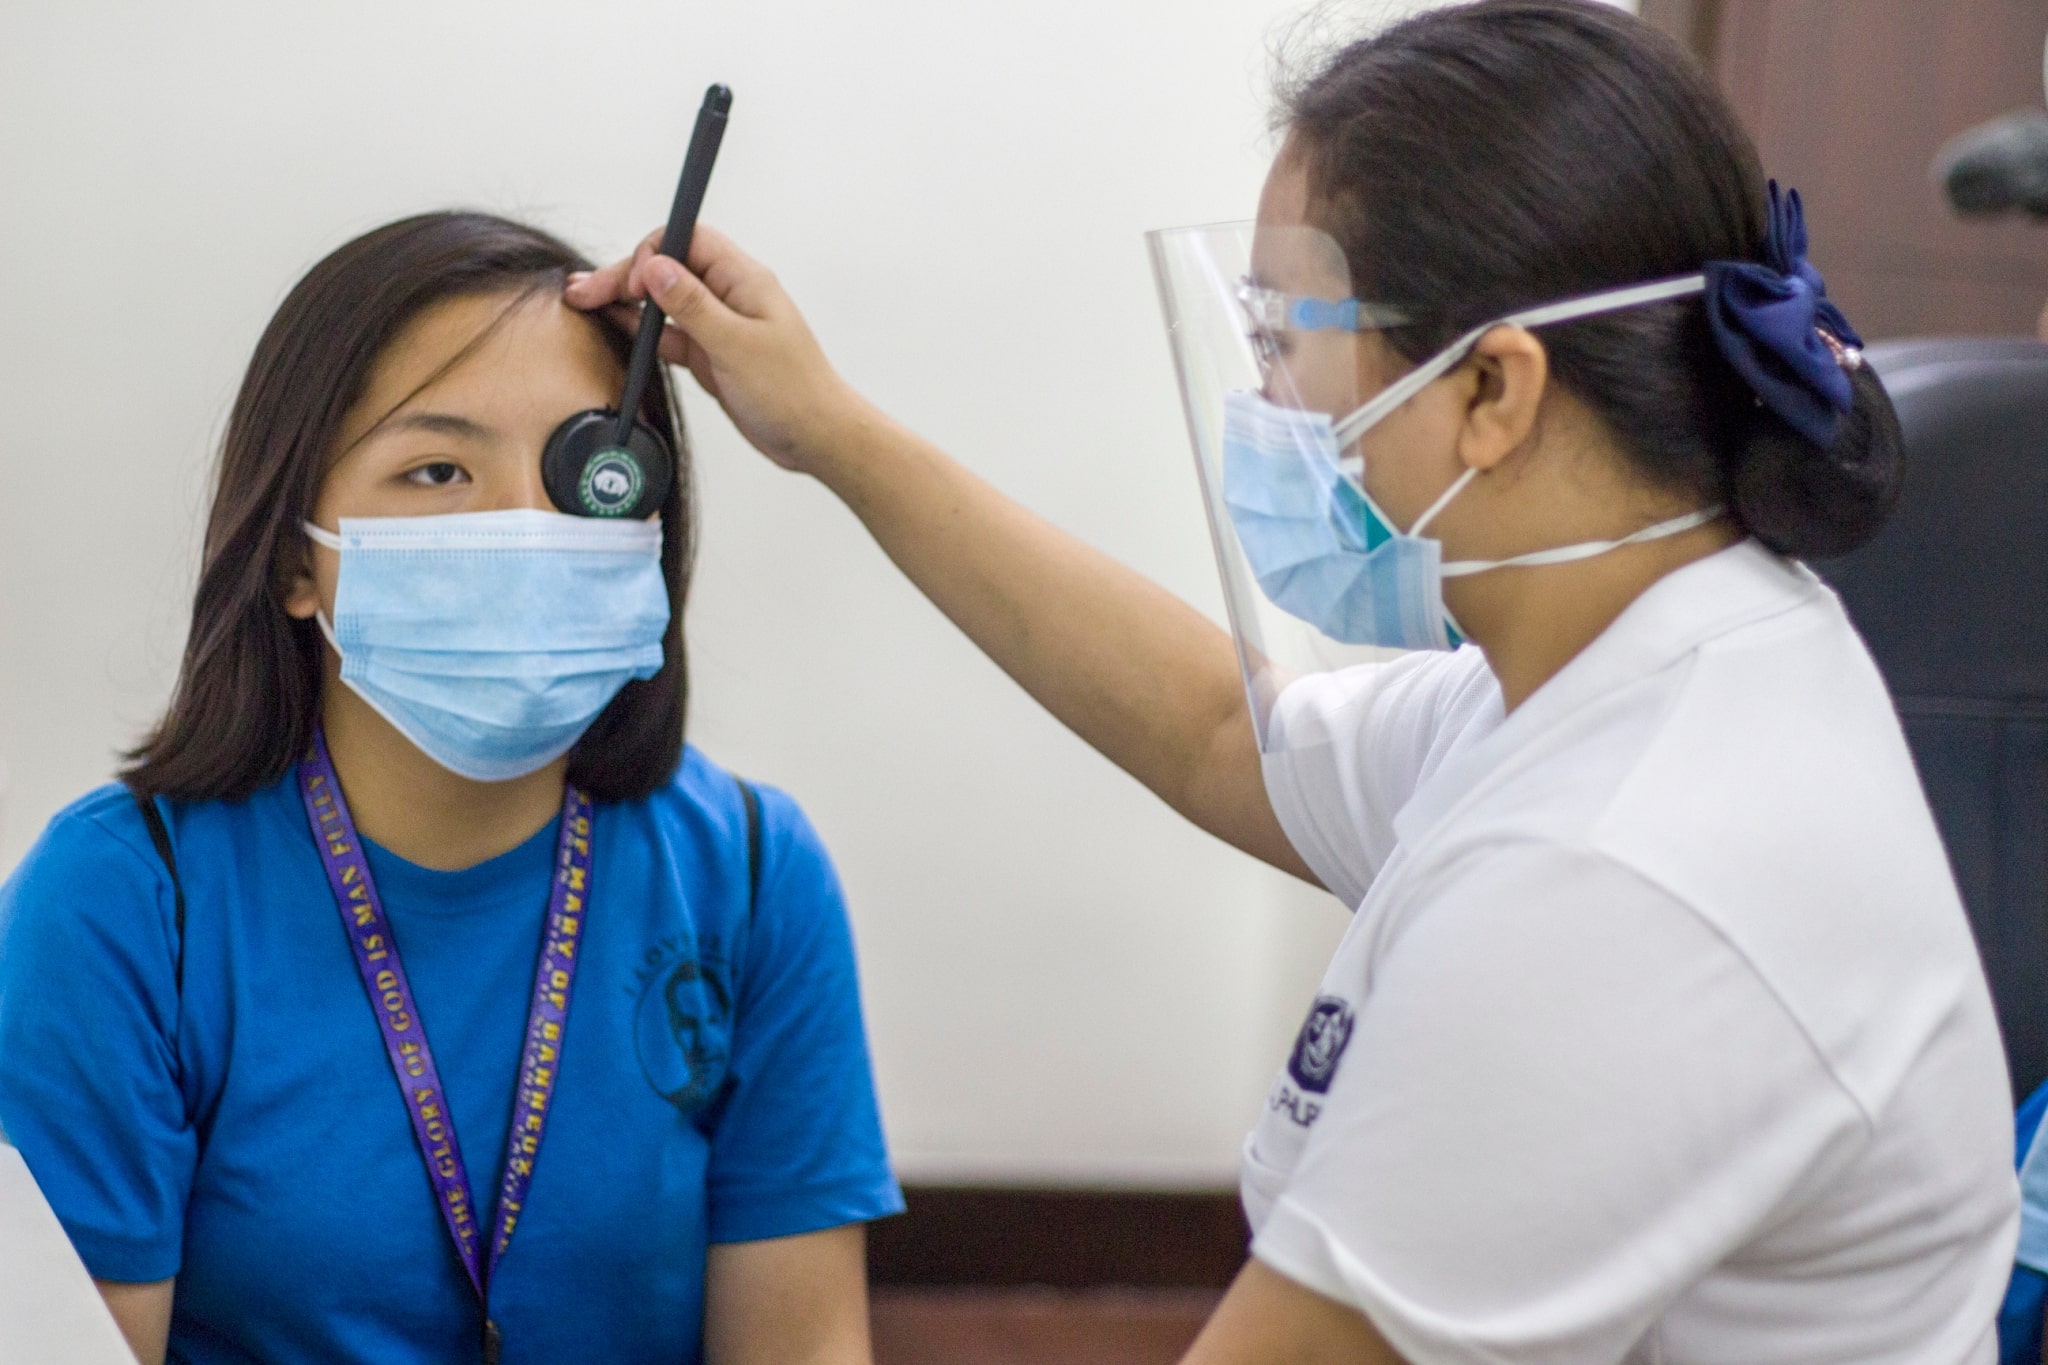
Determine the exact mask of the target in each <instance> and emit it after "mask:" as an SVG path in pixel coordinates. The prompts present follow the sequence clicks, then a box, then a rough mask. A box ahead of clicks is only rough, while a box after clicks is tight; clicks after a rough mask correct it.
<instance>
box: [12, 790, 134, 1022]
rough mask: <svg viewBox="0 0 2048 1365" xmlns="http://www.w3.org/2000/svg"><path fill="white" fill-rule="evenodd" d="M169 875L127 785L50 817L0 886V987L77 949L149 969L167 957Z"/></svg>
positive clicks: (66, 958) (90, 796)
mask: <svg viewBox="0 0 2048 1365" xmlns="http://www.w3.org/2000/svg"><path fill="white" fill-rule="evenodd" d="M173 903H174V898H173V895H172V887H171V877H170V873H169V871H168V869H167V868H166V867H165V866H164V863H163V860H162V859H161V858H159V857H158V856H157V853H156V849H155V846H154V845H153V844H152V843H151V841H150V836H149V832H148V829H147V827H146V826H145V825H144V823H143V820H142V812H141V810H140V809H139V808H138V807H137V805H136V803H135V798H134V797H133V796H132V795H130V794H129V792H128V790H127V788H125V787H122V786H119V785H117V784H111V783H110V784H108V785H107V786H104V787H101V788H99V789H97V790H95V791H93V792H90V793H88V794H87V795H86V796H84V797H82V798H80V799H79V800H77V801H75V802H73V803H72V804H71V805H69V806H66V807H65V808H64V809H63V810H61V811H59V812H57V814H56V815H54V816H52V817H51V819H50V822H49V824H48V825H46V826H45V827H44V829H43V833H42V835H41V837H40V838H38V839H37V840H36V842H35V844H34V845H33V846H32V847H31V848H30V849H29V851H28V853H27V855H26V856H25V857H24V858H23V859H22V861H21V864H20V865H19V866H18V867H16V868H15V870H14V873H13V875H12V876H10V877H9V878H8V879H7V882H6V884H5V886H4V887H0V986H4V982H5V979H6V978H8V977H16V976H19V975H20V974H23V973H29V974H35V975H39V976H40V975H44V974H47V973H48V972H50V971H52V970H55V969H56V968H57V966H58V964H61V963H64V962H75V961H76V957H77V954H78V953H79V952H80V950H81V949H82V950H85V951H86V952H88V953H96V954H97V955H101V956H112V957H119V958H123V959H128V960H131V961H135V962H137V963H149V962H155V961H158V960H161V961H162V962H165V963H168V962H170V961H171V960H172V958H173V956H174V954H175V927H174V924H173Z"/></svg>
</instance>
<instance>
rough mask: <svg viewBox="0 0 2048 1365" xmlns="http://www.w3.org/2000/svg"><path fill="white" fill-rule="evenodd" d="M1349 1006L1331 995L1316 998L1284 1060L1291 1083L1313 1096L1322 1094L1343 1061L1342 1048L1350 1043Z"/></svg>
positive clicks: (1350, 1013)
mask: <svg viewBox="0 0 2048 1365" xmlns="http://www.w3.org/2000/svg"><path fill="white" fill-rule="evenodd" d="M1351 1021H1352V1012H1351V1007H1350V1006H1349V1005H1347V1004H1345V1003H1344V1001H1343V1000H1341V999H1339V998H1338V997H1336V996H1334V995H1322V996H1317V997H1316V1002H1315V1004H1313V1005H1311V1006H1309V1011H1308V1019H1307V1021H1306V1022H1304V1023H1303V1024H1302V1026H1301V1033H1300V1035H1299V1036H1298V1037H1296V1038H1295V1040H1294V1053H1293V1055H1292V1056H1290V1057H1289V1058H1288V1059H1287V1074H1288V1075H1290V1076H1292V1077H1294V1083H1295V1084H1296V1085H1298V1086H1300V1087H1301V1088H1302V1089H1303V1090H1306V1091H1309V1092H1310V1093H1312V1094H1317V1095H1325V1094H1328V1093H1329V1090H1330V1079H1331V1077H1333V1076H1335V1075H1336V1074H1337V1063H1338V1062H1340V1061H1342V1060H1343V1059H1344V1045H1345V1044H1347V1043H1349V1042H1350V1041H1351Z"/></svg>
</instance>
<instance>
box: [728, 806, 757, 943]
mask: <svg viewBox="0 0 2048 1365" xmlns="http://www.w3.org/2000/svg"><path fill="white" fill-rule="evenodd" d="M733 780H734V781H736V782H738V783H739V784H740V799H741V800H742V801H744V802H745V803H746V807H747V920H748V922H750V923H751V922H752V921H753V918H754V906H755V904H756V903H757V902H758V901H759V900H760V899H761V793H759V792H757V791H755V790H754V784H753V783H751V782H749V781H747V780H746V779H745V778H734V779H733Z"/></svg>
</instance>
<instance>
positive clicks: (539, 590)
mask: <svg viewBox="0 0 2048 1365" xmlns="http://www.w3.org/2000/svg"><path fill="white" fill-rule="evenodd" d="M306 530H307V534H308V535H309V536H311V537H312V538H313V539H314V540H315V541H317V542H319V543H321V544H324V545H327V546H328V547H329V548H332V549H336V550H338V551H339V552H340V553H341V556H342V572H341V576H340V580H339V582H338V584H337V586H336V590H335V603H334V605H335V613H334V615H335V620H334V622H333V633H334V639H335V642H336V647H337V648H338V649H339V650H340V651H341V653H342V654H343V656H344V657H347V656H348V655H350V654H351V653H359V652H361V651H363V650H366V649H367V650H375V651H376V652H377V653H378V654H379V655H380V657H385V658H389V659H392V660H394V661H395V660H397V659H398V658H400V657H401V656H402V655H404V654H408V653H418V654H422V655H443V656H446V657H447V658H449V659H455V658H457V657H458V656H473V655H477V654H490V653H497V654H518V655H527V656H536V655H550V656H560V655H564V654H579V653H586V652H599V653H602V652H610V651H615V650H616V649H617V648H618V647H619V641H620V639H621V637H622V635H623V636H626V637H631V638H636V639H644V638H646V637H647V636H648V635H649V634H650V633H652V634H654V635H657V636H658V635H659V633H660V630H661V628H662V627H663V626H665V625H666V624H667V620H668V613H669V603H668V596H667V585H666V583H665V582H663V581H662V576H661V573H660V569H659V559H660V550H661V525H660V523H659V522H658V521H652V522H639V521H600V520H597V519H595V518H584V517H570V516H565V515H563V514H562V513H559V512H547V511H541V510H538V509H531V508H519V509H512V510H506V511H498V512H468V513H455V514H450V515H444V516H431V517H371V518H347V517H345V518H343V519H342V521H341V533H340V534H339V535H336V534H334V533H332V532H328V531H326V530H324V529H322V528H319V527H315V526H311V525H308V527H307V528H306ZM372 566H374V570H373V569H372ZM562 662H563V661H562V660H561V659H559V658H557V659H556V662H555V663H554V664H551V665H548V666H547V667H549V668H559V667H560V666H561V663H562ZM536 667H539V665H536Z"/></svg>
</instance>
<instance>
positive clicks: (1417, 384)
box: [1336, 275, 1707, 535]
mask: <svg viewBox="0 0 2048 1365" xmlns="http://www.w3.org/2000/svg"><path fill="white" fill-rule="evenodd" d="M1706 287H1707V277H1706V276H1705V275H1679V276H1676V277H1674V278H1672V279H1668V280H1656V281H1653V282H1651V283H1649V284H1636V285H1630V286H1629V287H1628V288H1626V289H1605V290H1602V291H1601V292H1599V293H1597V294H1584V295H1581V296H1580V297H1578V298H1575V299H1564V300H1561V301H1560V302H1557V303H1547V304H1545V305H1543V306H1542V307H1541V308H1527V309H1524V310H1523V311H1521V312H1519V313H1510V314H1508V315H1507V316H1506V317H1504V318H1496V319H1494V320H1493V321H1492V322H1482V323H1481V324H1479V326H1477V327H1474V328H1473V329H1472V330H1471V331H1469V332H1467V333H1465V335H1463V336H1461V337H1459V338H1458V339H1457V340H1456V341H1454V342H1452V343H1451V344H1450V345H1448V346H1446V347H1444V349H1443V350H1441V351H1438V352H1437V353H1436V355H1435V356H1433V357H1431V358H1430V359H1428V360H1426V361H1424V362H1423V363H1422V364H1421V365H1419V366H1418V367H1416V368H1415V369H1413V370H1411V371H1409V372H1408V373H1407V374H1405V375H1403V376H1401V378H1399V379H1397V380H1395V381H1394V382H1393V383H1392V384H1389V385H1388V386H1387V387H1386V388H1384V389H1382V390H1380V392H1379V394H1378V395H1377V396H1376V397H1374V398H1373V400H1372V401H1371V402H1369V403H1367V404H1365V405H1364V406H1363V407H1360V408H1358V409H1356V410H1354V411H1353V412H1351V413H1350V414H1349V415H1348V416H1346V417H1345V418H1344V419H1343V420H1342V421H1340V422H1338V423H1337V426H1336V434H1337V449H1338V450H1340V451H1341V450H1344V449H1346V448H1347V447H1349V446H1350V444H1351V443H1352V442H1353V441H1355V440H1357V439H1358V438H1359V437H1360V436H1363V435H1364V434H1365V433H1366V431H1367V430H1368V429H1369V428H1371V427H1372V426H1374V425H1375V424H1377V423H1378V422H1379V421H1380V419H1382V418H1384V417H1385V416H1386V415H1387V414H1388V413H1390V412H1392V411H1393V410H1394V409H1395V408H1398V407H1400V406H1401V405H1402V404H1403V403H1405V402H1407V401H1408V400H1409V399H1411V398H1413V397H1414V396H1415V395H1416V394H1418V393H1420V392H1421V391H1422V390H1423V389H1424V388H1426V387H1428V385H1430V384H1431V383H1433V382H1434V381H1436V380H1437V379H1439V378H1441V377H1442V376H1443V375H1445V374H1447V373H1449V372H1450V369H1451V367H1452V366H1454V365H1456V364H1457V363H1458V362H1459V361H1461V360H1463V359H1464V358H1465V356H1466V354H1467V353H1468V352H1469V351H1471V349H1472V348H1473V347H1474V346H1476V345H1478V344H1479V338H1481V337H1483V336H1485V335H1486V334H1487V333H1488V332H1490V331H1492V330H1493V329H1494V328H1496V327H1543V326H1546V325H1548V324H1550V323H1553V322H1570V321H1571V320H1572V319H1574V318H1589V317H1593V316H1595V315H1597V314H1600V313H1613V312H1619V311H1620V310H1622V309H1624V308H1638V307H1641V306H1642V305H1643V304H1646V303H1660V302H1662V301H1663V300H1665V299H1680V298H1684V297H1686V296H1687V295H1688V294H1699V293H1703V292H1705V290H1706ZM1410 534H1411V535H1412V534H1413V532H1410Z"/></svg>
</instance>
